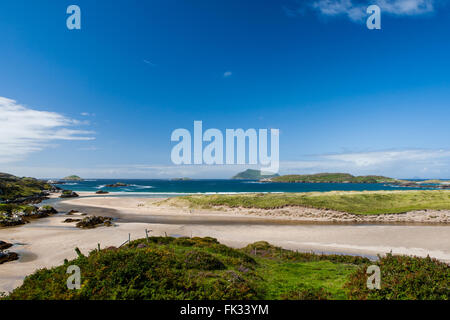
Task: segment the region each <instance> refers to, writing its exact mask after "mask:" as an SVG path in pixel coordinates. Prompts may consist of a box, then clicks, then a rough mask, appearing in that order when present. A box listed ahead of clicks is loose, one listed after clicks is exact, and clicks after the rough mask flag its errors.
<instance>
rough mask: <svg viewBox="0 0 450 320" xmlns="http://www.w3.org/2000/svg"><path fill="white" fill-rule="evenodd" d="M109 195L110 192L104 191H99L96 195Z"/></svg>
mask: <svg viewBox="0 0 450 320" xmlns="http://www.w3.org/2000/svg"><path fill="white" fill-rule="evenodd" d="M108 193H109V192H108V191H104V190H98V191H97V192H96V194H108Z"/></svg>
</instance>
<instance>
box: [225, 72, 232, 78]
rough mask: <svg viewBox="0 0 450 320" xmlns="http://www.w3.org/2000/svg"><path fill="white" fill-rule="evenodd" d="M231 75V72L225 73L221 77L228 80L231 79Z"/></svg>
mask: <svg viewBox="0 0 450 320" xmlns="http://www.w3.org/2000/svg"><path fill="white" fill-rule="evenodd" d="M232 75H233V72H231V71H225V72H224V74H223V77H224V78H229V77H231V76H232Z"/></svg>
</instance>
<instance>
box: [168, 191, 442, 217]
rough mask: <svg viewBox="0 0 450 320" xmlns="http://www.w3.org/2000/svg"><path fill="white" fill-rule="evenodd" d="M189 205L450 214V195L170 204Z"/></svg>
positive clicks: (337, 195) (208, 199) (221, 198)
mask: <svg viewBox="0 0 450 320" xmlns="http://www.w3.org/2000/svg"><path fill="white" fill-rule="evenodd" d="M180 200H181V201H187V203H188V204H189V205H190V206H191V207H203V208H207V207H215V206H228V207H232V208H236V207H244V208H260V209H274V208H283V207H289V206H301V207H310V208H319V209H330V210H337V211H342V212H348V213H354V214H386V213H403V212H408V211H413V210H423V209H435V210H444V209H445V210H450V191H445V190H426V191H365V192H336V191H333V192H326V193H317V192H316V193H277V194H239V195H195V196H184V197H180V198H173V199H169V200H167V202H168V203H169V204H170V203H176V202H177V201H180Z"/></svg>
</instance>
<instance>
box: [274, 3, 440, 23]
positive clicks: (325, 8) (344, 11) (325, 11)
mask: <svg viewBox="0 0 450 320" xmlns="http://www.w3.org/2000/svg"><path fill="white" fill-rule="evenodd" d="M437 1H438V0H310V1H305V2H302V4H301V5H300V8H299V9H291V8H286V7H283V10H284V11H285V13H286V14H287V15H288V16H295V15H297V14H298V13H303V12H304V11H305V9H306V8H310V9H313V10H315V11H317V12H318V13H320V14H321V15H324V16H347V17H348V18H349V19H350V20H352V21H362V20H363V19H365V18H366V17H367V16H368V15H367V13H366V10H367V7H368V6H369V5H372V4H376V5H378V6H379V7H380V8H381V13H382V14H384V13H388V14H391V15H396V16H415V15H422V14H426V13H430V12H434V11H435V8H436V3H437Z"/></svg>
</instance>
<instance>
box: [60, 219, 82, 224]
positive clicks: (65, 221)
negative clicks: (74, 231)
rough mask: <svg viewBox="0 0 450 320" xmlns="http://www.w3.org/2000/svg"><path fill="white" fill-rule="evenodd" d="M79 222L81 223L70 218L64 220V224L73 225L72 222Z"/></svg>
mask: <svg viewBox="0 0 450 320" xmlns="http://www.w3.org/2000/svg"><path fill="white" fill-rule="evenodd" d="M78 221H81V219H71V218H68V219H66V220H64V221H63V223H72V222H78Z"/></svg>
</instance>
